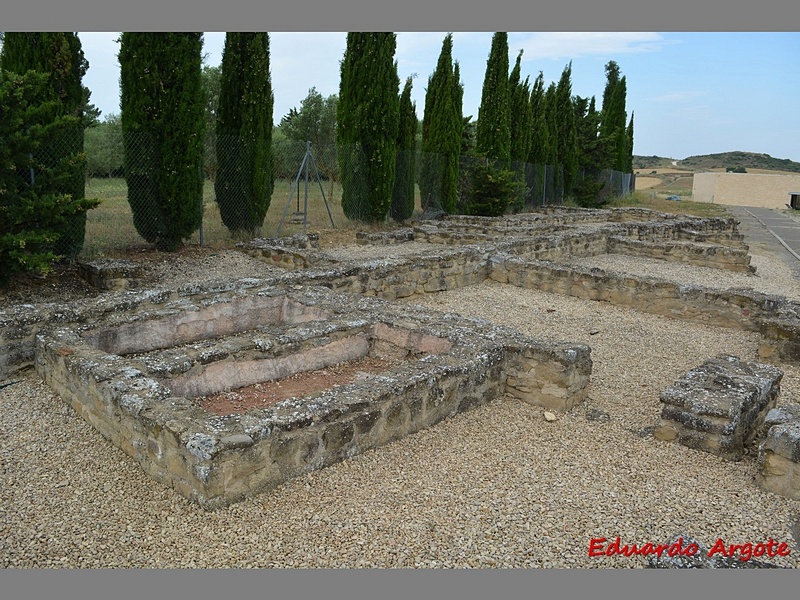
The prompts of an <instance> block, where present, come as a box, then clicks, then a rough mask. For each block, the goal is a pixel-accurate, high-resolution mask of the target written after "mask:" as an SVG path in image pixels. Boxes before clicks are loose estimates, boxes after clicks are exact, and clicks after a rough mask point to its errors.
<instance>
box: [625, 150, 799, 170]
mask: <svg viewBox="0 0 800 600" xmlns="http://www.w3.org/2000/svg"><path fill="white" fill-rule="evenodd" d="M674 160H675V159H673V158H665V157H662V156H635V155H634V157H633V168H634V169H641V170H644V169H663V168H670V167H673V168H674V167H675V165H673V164H672V163H673V161H674ZM677 163H678V164H677V167H678V168H682V169H690V170H692V171H707V170H711V169H728V168H736V167H744V168H745V169H768V170H774V171H786V172H789V173H800V163H798V162H794V161H791V160H789V159H788V158H773V157H772V156H770V155H769V154H758V153H756V152H739V151H736V152H722V153H720V154H703V155H698V156H688V157H686V158H684V159H682V160H678V161H677Z"/></svg>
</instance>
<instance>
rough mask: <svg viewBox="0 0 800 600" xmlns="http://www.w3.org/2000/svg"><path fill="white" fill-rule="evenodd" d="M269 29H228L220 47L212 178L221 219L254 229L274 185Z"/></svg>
mask: <svg viewBox="0 0 800 600" xmlns="http://www.w3.org/2000/svg"><path fill="white" fill-rule="evenodd" d="M273 103H274V100H273V95H272V80H271V76H270V65H269V34H267V33H231V32H229V33H227V34H226V35H225V48H224V49H223V52H222V73H221V82H220V100H219V108H218V111H217V160H218V161H219V171H218V173H217V179H216V181H215V183H214V189H215V191H216V200H217V204H218V205H219V209H220V215H221V216H222V222H223V223H225V226H226V227H227V228H228V229H229V230H231V231H232V232H247V233H249V234H253V233H254V232H255V231H256V230H257V229H258V228H259V227H261V226H262V225H263V223H264V218H265V217H266V215H267V210H268V209H269V205H270V200H271V199H272V190H273V188H274V185H275V171H274V159H273V154H272V108H273Z"/></svg>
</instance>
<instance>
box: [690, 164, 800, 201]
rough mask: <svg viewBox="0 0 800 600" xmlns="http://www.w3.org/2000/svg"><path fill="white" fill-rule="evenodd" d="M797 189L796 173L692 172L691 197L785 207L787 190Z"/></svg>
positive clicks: (799, 189)
mask: <svg viewBox="0 0 800 600" xmlns="http://www.w3.org/2000/svg"><path fill="white" fill-rule="evenodd" d="M798 192H800V174H798V175H761V174H756V173H695V174H694V178H693V183H692V200H694V201H695V202H713V203H715V204H731V205H735V206H763V207H765V208H786V205H787V204H789V202H790V194H792V193H794V194H797V193H798Z"/></svg>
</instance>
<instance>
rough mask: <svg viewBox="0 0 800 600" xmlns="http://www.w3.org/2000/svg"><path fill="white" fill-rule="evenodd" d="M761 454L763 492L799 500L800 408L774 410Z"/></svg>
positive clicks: (759, 470) (759, 453) (760, 485)
mask: <svg viewBox="0 0 800 600" xmlns="http://www.w3.org/2000/svg"><path fill="white" fill-rule="evenodd" d="M764 429H766V430H767V433H766V437H765V438H764V441H763V442H761V445H760V446H759V450H758V473H757V474H756V483H757V484H758V485H759V487H761V488H762V489H765V490H767V491H770V492H774V493H776V494H779V495H781V496H786V497H787V498H792V499H794V500H800V404H789V405H786V406H783V407H781V408H774V409H772V410H771V411H769V413H768V414H767V418H766V421H765V423H764Z"/></svg>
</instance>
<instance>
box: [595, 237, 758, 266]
mask: <svg viewBox="0 0 800 600" xmlns="http://www.w3.org/2000/svg"><path fill="white" fill-rule="evenodd" d="M607 248H608V252H609V253H616V254H625V255H628V256H641V257H644V258H655V259H658V260H666V261H672V262H682V263H686V264H689V265H695V266H698V267H711V268H717V269H727V270H728V271H739V272H745V273H754V272H755V268H753V267H751V266H750V255H749V254H748V249H747V248H730V247H728V246H720V245H715V244H698V243H693V242H662V243H656V242H647V241H641V240H631V239H627V238H622V237H616V236H614V237H609V238H608V246H607Z"/></svg>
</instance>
